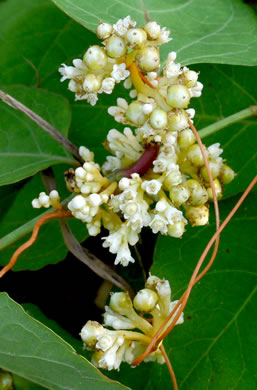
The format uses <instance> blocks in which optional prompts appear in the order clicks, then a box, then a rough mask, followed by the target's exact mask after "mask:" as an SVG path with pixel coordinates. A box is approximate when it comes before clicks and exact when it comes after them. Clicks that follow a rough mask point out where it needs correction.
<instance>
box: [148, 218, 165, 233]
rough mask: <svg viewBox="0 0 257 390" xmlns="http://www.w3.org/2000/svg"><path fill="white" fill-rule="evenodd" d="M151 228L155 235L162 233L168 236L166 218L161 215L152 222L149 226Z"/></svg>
mask: <svg viewBox="0 0 257 390" xmlns="http://www.w3.org/2000/svg"><path fill="white" fill-rule="evenodd" d="M149 226H150V228H151V229H152V231H153V233H154V234H156V233H159V232H160V233H162V234H166V233H167V231H168V228H167V221H166V219H165V218H163V217H161V216H160V215H158V214H156V215H155V216H154V217H153V219H152V221H151V222H150V224H149Z"/></svg>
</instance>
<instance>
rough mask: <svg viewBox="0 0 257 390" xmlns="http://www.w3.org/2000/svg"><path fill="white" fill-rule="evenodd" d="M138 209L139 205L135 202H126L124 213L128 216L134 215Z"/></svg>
mask: <svg viewBox="0 0 257 390" xmlns="http://www.w3.org/2000/svg"><path fill="white" fill-rule="evenodd" d="M137 211H138V207H137V204H136V203H135V202H131V203H130V202H128V203H126V204H125V206H124V208H123V212H124V214H126V215H127V216H130V217H131V216H132V215H134V214H135V213H136V212H137Z"/></svg>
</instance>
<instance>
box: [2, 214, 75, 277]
mask: <svg viewBox="0 0 257 390" xmlns="http://www.w3.org/2000/svg"><path fill="white" fill-rule="evenodd" d="M70 217H72V214H71V212H70V211H53V212H52V213H48V214H45V215H43V216H42V217H41V218H39V220H38V221H37V222H36V224H35V226H34V229H33V232H32V235H31V237H30V239H29V240H28V241H26V242H24V244H22V245H21V246H20V247H19V248H18V249H16V251H15V252H14V254H13V255H12V257H11V260H10V261H9V263H8V264H7V265H6V266H5V267H4V268H2V270H1V271H0V278H2V277H3V276H4V275H5V274H6V272H8V271H9V270H10V269H12V268H13V266H14V265H15V263H16V261H17V260H18V257H19V256H20V255H21V254H22V252H24V251H25V250H26V249H28V248H29V247H30V246H31V245H32V244H34V242H35V241H36V239H37V236H38V232H39V229H40V228H41V226H42V225H43V224H44V223H45V222H47V221H48V220H49V219H56V218H70Z"/></svg>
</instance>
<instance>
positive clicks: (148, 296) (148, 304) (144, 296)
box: [133, 288, 158, 313]
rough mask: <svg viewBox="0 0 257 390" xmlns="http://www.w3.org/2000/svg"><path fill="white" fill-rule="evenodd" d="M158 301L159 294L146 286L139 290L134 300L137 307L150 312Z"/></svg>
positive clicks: (139, 309)
mask: <svg viewBox="0 0 257 390" xmlns="http://www.w3.org/2000/svg"><path fill="white" fill-rule="evenodd" d="M157 302H158V295H157V294H156V292H154V291H153V290H149V289H148V288H144V289H143V290H140V291H138V293H137V295H136V296H135V298H134V300H133V304H134V307H135V309H137V310H138V311H143V312H145V313H148V312H149V311H152V310H153V309H154V308H155V306H156V304H157Z"/></svg>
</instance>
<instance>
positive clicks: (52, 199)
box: [32, 190, 62, 209]
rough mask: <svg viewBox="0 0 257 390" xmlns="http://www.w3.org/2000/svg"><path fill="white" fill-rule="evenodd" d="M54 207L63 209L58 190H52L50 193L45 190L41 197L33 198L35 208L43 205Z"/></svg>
mask: <svg viewBox="0 0 257 390" xmlns="http://www.w3.org/2000/svg"><path fill="white" fill-rule="evenodd" d="M50 206H52V207H54V208H55V209H61V208H62V205H61V202H60V195H59V193H58V192H57V191H56V190H52V191H51V192H50V193H49V195H47V194H46V193H45V192H40V194H39V197H38V198H35V199H33V200H32V207H33V208H34V209H40V208H41V207H44V208H48V207H50Z"/></svg>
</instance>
